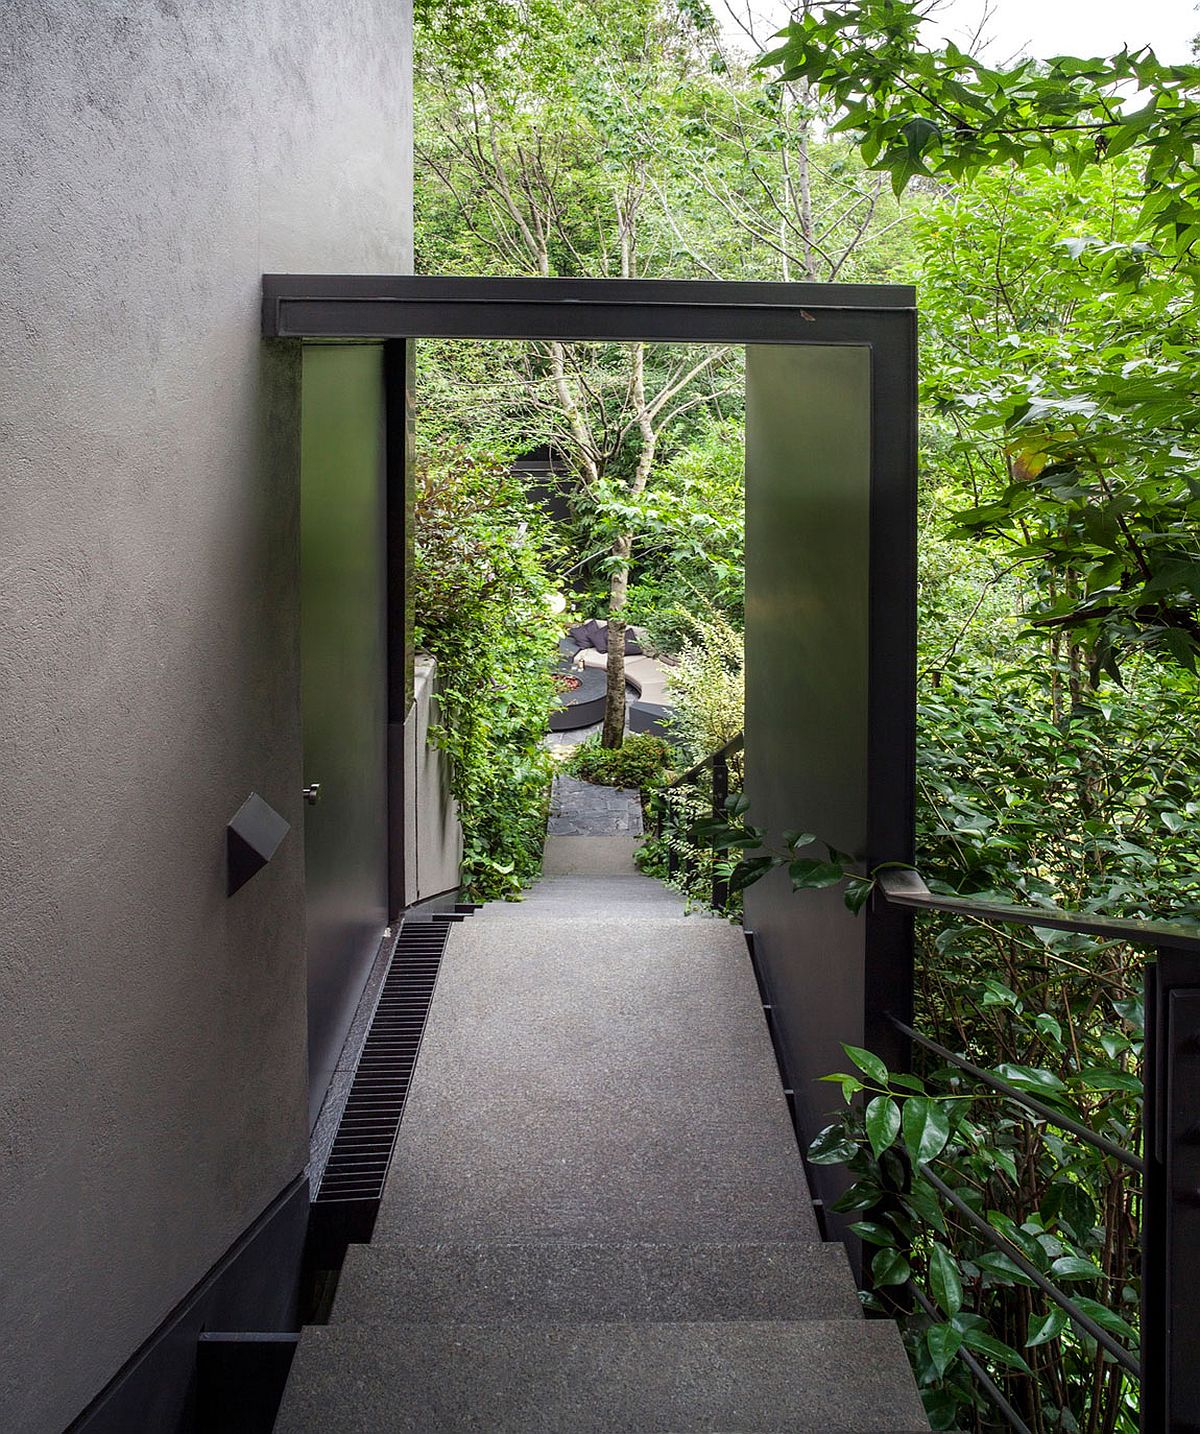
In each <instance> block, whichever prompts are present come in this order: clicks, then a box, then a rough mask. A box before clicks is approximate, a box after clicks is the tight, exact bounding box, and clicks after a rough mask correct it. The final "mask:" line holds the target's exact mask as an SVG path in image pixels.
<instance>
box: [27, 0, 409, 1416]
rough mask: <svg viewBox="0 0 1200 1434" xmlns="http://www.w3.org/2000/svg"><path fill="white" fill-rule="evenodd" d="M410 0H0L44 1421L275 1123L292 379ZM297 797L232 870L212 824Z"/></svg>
mask: <svg viewBox="0 0 1200 1434" xmlns="http://www.w3.org/2000/svg"><path fill="white" fill-rule="evenodd" d="M409 44H410V28H409V18H408V6H407V4H405V3H403V0H399V3H397V0H340V3H338V4H336V5H334V4H329V3H328V0H256V3H255V4H253V5H249V4H245V3H241V0H211V3H206V4H203V5H201V4H194V3H190V0H189V3H184V0H159V3H157V4H154V3H150V0H127V3H123V4H117V3H115V0H111V3H110V0H96V3H87V4H80V3H78V0H59V3H51V0H7V3H6V4H5V5H4V6H3V7H2V8H0V240H2V243H3V262H2V263H0V309H2V311H3V313H4V317H5V322H4V328H3V335H2V336H0V511H2V513H3V518H2V520H0V531H2V533H3V540H2V542H0V730H2V731H3V733H4V740H3V743H2V744H0V793H2V802H3V813H4V820H3V822H0V1056H2V1065H0V1132H2V1134H0V1271H3V1275H2V1277H0V1348H2V1349H3V1351H4V1358H3V1360H2V1361H0V1428H4V1429H14V1430H15V1429H20V1430H22V1431H29V1434H37V1431H42V1430H45V1431H55V1430H59V1429H61V1428H62V1427H63V1425H64V1424H65V1423H67V1422H68V1421H69V1420H70V1418H71V1417H72V1416H73V1415H74V1414H76V1413H77V1412H78V1411H79V1409H80V1408H81V1407H82V1406H83V1405H84V1404H85V1403H86V1402H87V1401H88V1400H89V1399H90V1398H91V1397H92V1396H93V1395H94V1394H95V1393H96V1392H97V1390H98V1389H99V1388H101V1386H103V1385H104V1383H105V1382H106V1380H107V1379H108V1378H109V1377H110V1376H111V1375H112V1374H113V1373H114V1371H115V1370H116V1369H117V1368H118V1367H119V1366H120V1365H121V1363H122V1362H123V1361H124V1360H125V1359H126V1358H127V1357H128V1356H129V1355H130V1353H131V1352H132V1351H133V1350H134V1349H135V1348H136V1347H137V1346H138V1345H139V1344H140V1343H141V1342H142V1341H143V1340H144V1339H146V1337H147V1336H148V1335H149V1334H150V1333H151V1332H152V1331H153V1329H154V1328H155V1326H156V1325H157V1324H158V1322H159V1321H160V1320H161V1319H162V1318H163V1317H164V1316H165V1315H166V1314H167V1312H168V1311H169V1310H170V1309H171V1308H172V1307H173V1306H174V1305H175V1303H176V1302H177V1301H178V1300H179V1299H180V1298H181V1297H182V1296H183V1295H185V1294H186V1292H187V1291H188V1290H189V1289H190V1288H191V1287H192V1286H193V1285H194V1284H195V1282H196V1281H197V1280H198V1279H199V1278H200V1277H201V1276H202V1275H203V1274H204V1272H205V1271H206V1270H207V1269H208V1268H209V1267H210V1266H211V1265H212V1264H213V1262H214V1261H215V1260H216V1259H217V1258H218V1257H219V1256H220V1255H221V1253H222V1251H224V1250H225V1249H226V1248H227V1247H228V1246H229V1245H230V1243H231V1242H232V1241H233V1240H234V1239H235V1238H236V1236H237V1235H238V1233H239V1231H241V1230H243V1229H244V1228H245V1227H246V1226H247V1225H248V1224H249V1223H250V1222H251V1221H252V1220H253V1219H254V1218H255V1217H256V1216H257V1215H258V1214H259V1213H260V1212H261V1211H262V1210H263V1209H264V1208H265V1207H266V1206H267V1205H268V1204H269V1202H270V1201H271V1200H272V1198H273V1197H274V1196H275V1195H276V1194H278V1192H279V1191H280V1190H281V1189H282V1188H283V1187H284V1186H285V1185H286V1183H287V1182H288V1181H289V1180H290V1179H292V1178H293V1177H295V1176H296V1175H297V1174H298V1173H299V1172H300V1171H301V1170H302V1169H303V1166H304V1162H305V1156H306V1140H307V1134H308V1131H307V1121H306V1118H305V1116H306V1089H305V1087H306V1057H305V1024H306V1023H305V994H304V992H305V964H304V925H303V888H302V880H303V864H302V855H303V823H304V811H303V806H302V803H301V800H300V788H301V780H302V772H301V742H300V707H299V585H298V566H299V544H298V517H299V514H298V500H299V485H298V477H299V401H300V390H299V376H300V362H299V360H300V356H299V352H298V350H297V349H295V348H294V347H292V346H286V345H278V346H273V347H272V346H265V345H264V344H263V343H262V341H261V340H260V338H259V276H260V274H261V273H262V272H263V271H264V270H268V271H287V270H292V271H308V272H312V271H344V272H354V271H357V272H383V271H389V272H395V271H403V270H405V269H406V268H407V267H408V265H409V262H410V255H411V228H410V217H409V216H410V192H411V161H410V142H411V130H410V118H409V116H410V112H411V104H410V90H409V80H408V76H409ZM252 788H253V789H255V790H257V791H259V792H260V793H261V794H262V795H263V796H264V797H265V798H266V799H267V800H268V801H269V802H271V803H272V804H273V805H274V806H275V807H277V808H278V810H279V811H280V812H282V813H283V815H284V816H285V817H286V818H287V819H288V820H289V821H290V822H291V823H292V831H291V833H290V835H289V836H288V837H287V839H286V840H285V842H284V844H283V846H282V847H281V849H280V851H279V854H278V856H277V857H276V859H275V860H274V861H273V862H272V863H271V864H270V865H269V866H268V867H267V868H266V869H265V870H264V871H263V872H262V873H260V874H259V875H258V876H257V877H255V878H254V880H253V881H252V882H251V883H250V884H249V885H247V886H246V887H245V888H243V890H242V891H240V892H239V893H237V895H235V896H234V897H233V898H230V899H227V898H226V895H225V877H224V825H225V822H226V820H227V819H228V818H229V816H231V815H232V813H233V812H234V811H235V810H236V808H237V807H238V805H239V804H240V803H241V801H242V800H243V799H244V797H245V796H246V794H247V793H248V792H249V791H250V790H251V789H252Z"/></svg>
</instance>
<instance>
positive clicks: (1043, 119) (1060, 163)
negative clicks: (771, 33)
mask: <svg viewBox="0 0 1200 1434" xmlns="http://www.w3.org/2000/svg"><path fill="white" fill-rule="evenodd" d="M926 8H927V7H926V6H924V5H923V4H921V3H919V0H856V3H846V4H839V5H836V6H835V5H823V6H816V5H814V6H812V7H805V10H804V12H803V14H801V15H799V16H797V17H796V18H795V19H794V20H793V21H792V22H791V23H790V24H789V25H788V26H787V27H786V28H785V29H784V30H783V31H782V32H781V38H782V39H783V41H784V43H783V45H781V46H780V47H779V48H778V49H776V50H774V51H772V52H771V53H770V54H769V55H767V56H765V57H764V60H763V64H764V65H766V66H778V68H779V70H780V73H781V75H782V78H783V79H784V80H787V81H804V82H805V83H806V84H808V85H810V86H812V87H813V88H814V89H815V90H816V91H817V92H818V93H819V94H820V95H821V96H822V97H824V98H825V99H826V100H827V101H828V102H830V103H831V104H833V105H834V106H836V108H837V110H838V111H839V112H840V115H841V118H840V120H839V122H838V124H837V126H836V127H835V128H836V129H837V130H838V131H841V132H847V131H851V132H853V133H854V134H855V135H856V136H857V137H858V143H859V148H860V150H861V152H862V155H863V158H864V159H865V160H866V162H867V163H868V164H869V165H871V166H872V167H875V168H878V169H881V170H884V171H887V172H889V173H890V174H891V176H892V180H893V184H894V187H895V189H896V191H897V192H901V191H902V190H903V189H904V188H905V186H906V185H907V184H908V182H909V180H911V179H912V178H913V177H914V176H916V175H925V176H934V175H937V176H944V177H946V178H949V179H953V180H962V179H965V178H968V177H970V176H972V175H974V174H977V173H978V172H979V171H980V170H984V169H995V168H998V167H1000V166H1007V165H1010V164H1015V165H1017V166H1019V167H1021V168H1022V169H1026V170H1028V169H1033V168H1037V167H1041V168H1064V169H1066V170H1067V171H1068V172H1069V173H1071V174H1073V175H1076V176H1078V175H1081V174H1083V173H1084V172H1085V171H1086V170H1087V169H1088V168H1090V167H1092V166H1095V165H1100V164H1103V163H1105V162H1106V161H1108V160H1112V159H1115V158H1116V157H1117V156H1118V155H1121V154H1125V153H1129V154H1131V155H1134V156H1136V158H1137V160H1138V162H1139V164H1140V167H1141V188H1142V191H1143V196H1144V197H1143V202H1142V206H1141V210H1140V214H1139V218H1140V221H1141V223H1142V225H1143V227H1144V228H1146V230H1147V231H1148V232H1150V233H1153V234H1154V235H1155V236H1156V237H1157V238H1158V239H1159V240H1160V241H1161V242H1164V243H1166V244H1169V245H1170V246H1171V247H1172V248H1173V249H1174V251H1175V253H1176V255H1177V256H1185V255H1187V254H1188V252H1189V251H1190V249H1191V247H1192V245H1193V244H1194V243H1195V240H1196V238H1197V237H1198V236H1200V224H1198V222H1197V217H1196V216H1197V201H1198V200H1200V169H1198V168H1197V161H1196V153H1195V149H1194V144H1195V139H1196V135H1197V132H1198V130H1200V103H1198V101H1197V93H1198V91H1200V67H1198V66H1196V65H1163V64H1161V63H1160V62H1159V61H1158V60H1157V59H1156V58H1155V56H1154V53H1153V51H1151V50H1149V49H1142V50H1139V51H1137V52H1135V53H1130V52H1129V50H1128V49H1126V50H1122V51H1121V53H1120V54H1119V55H1113V56H1111V57H1108V58H1087V59H1080V58H1078V57H1075V56H1070V55H1063V56H1059V57H1057V58H1055V59H1052V60H1050V61H1048V62H1046V63H1039V62H1037V61H1034V60H1023V61H1021V62H1020V63H1018V64H1015V65H1011V66H1007V67H1002V68H996V67H992V66H989V65H986V64H984V63H983V62H982V61H981V60H979V59H977V58H976V57H974V56H972V55H968V54H964V53H963V52H962V51H961V50H960V49H959V48H958V47H957V46H956V45H954V44H952V43H947V45H946V47H945V48H944V49H941V50H936V49H929V48H927V47H926V46H925V45H924V43H923V41H922V36H921V29H922V25H923V24H924V19H925V16H924V11H925V10H926ZM1131 93H1132V94H1134V95H1136V99H1135V100H1134V101H1133V103H1134V104H1137V105H1139V106H1140V108H1137V109H1133V108H1131V107H1130V103H1129V102H1128V96H1129V95H1130V94H1131Z"/></svg>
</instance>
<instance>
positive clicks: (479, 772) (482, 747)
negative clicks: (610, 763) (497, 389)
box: [413, 452, 558, 900]
mask: <svg viewBox="0 0 1200 1434" xmlns="http://www.w3.org/2000/svg"><path fill="white" fill-rule="evenodd" d="M548 546H549V536H548V533H547V522H546V519H545V516H544V514H543V513H542V512H541V511H540V510H539V509H538V508H536V507H535V506H534V505H532V504H530V503H529V501H528V500H527V498H526V497H525V493H524V490H523V489H522V487H521V484H520V483H519V482H518V481H517V480H516V479H514V478H513V476H512V474H511V472H510V471H509V468H508V466H507V465H506V464H504V463H500V462H494V461H489V460H487V459H479V458H475V457H469V456H467V455H465V454H463V453H461V452H459V453H450V454H448V455H443V456H439V457H438V458H437V459H436V461H430V462H427V463H425V464H424V465H423V466H421V467H420V468H419V470H418V473H417V483H416V503H415V543H414V547H415V562H414V576H413V599H414V609H415V611H414V616H415V635H416V642H417V645H418V646H419V647H421V648H424V649H425V650H426V651H428V652H430V653H432V655H433V656H434V657H435V658H437V661H438V676H439V682H440V694H439V704H440V709H441V717H442V721H441V726H440V727H439V728H437V729H436V730H435V731H434V733H433V740H434V741H436V743H437V744H438V746H439V747H441V748H442V750H443V751H445V752H446V753H447V754H448V755H449V757H450V761H451V778H450V785H451V791H452V792H453V794H454V796H455V798H456V799H457V801H458V808H459V817H460V819H461V821H462V825H463V863H462V879H463V886H464V889H465V892H466V894H468V895H470V896H472V897H475V898H476V899H484V900H486V899H489V898H494V897H498V896H513V895H515V894H516V892H518V891H519V890H520V888H521V887H522V886H523V885H524V884H526V883H527V882H528V881H530V880H532V879H533V878H534V877H535V876H536V875H537V874H538V871H539V869H540V866H541V853H542V846H543V840H544V836H545V819H546V807H547V796H548V791H549V781H550V775H551V759H550V756H549V753H548V752H547V751H546V749H545V747H544V745H543V740H542V739H543V738H544V736H545V734H546V732H547V730H548V729H549V714H550V708H551V704H552V701H553V696H554V687H553V682H552V678H551V675H550V668H551V665H552V662H553V659H554V656H555V650H556V649H555V644H556V641H557V638H558V624H557V623H556V622H555V620H554V619H553V617H552V615H551V613H550V609H549V606H548V604H547V601H546V599H547V595H548V593H549V592H550V591H551V590H552V589H553V587H554V586H555V584H554V582H553V580H552V579H551V577H550V575H549V573H548V572H547V569H546V565H545V564H546V559H545V557H544V553H545V551H547V549H548Z"/></svg>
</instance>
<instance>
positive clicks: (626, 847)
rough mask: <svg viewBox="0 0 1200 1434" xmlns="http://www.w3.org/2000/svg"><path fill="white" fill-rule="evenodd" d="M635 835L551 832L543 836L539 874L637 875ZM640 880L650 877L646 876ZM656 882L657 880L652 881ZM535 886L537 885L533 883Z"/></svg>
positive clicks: (638, 842) (639, 844)
mask: <svg viewBox="0 0 1200 1434" xmlns="http://www.w3.org/2000/svg"><path fill="white" fill-rule="evenodd" d="M641 844H642V843H641V838H640V837H635V836H554V835H550V836H548V837H547V838H546V849H545V852H544V853H543V855H542V874H543V876H585V877H587V878H589V879H591V878H593V877H597V876H638V875H639V873H638V869H637V867H636V866H635V865H634V861H633V854H634V852H635V851H637V849H638V847H639V846H641ZM641 880H643V881H650V878H649V877H648V876H646V877H642V878H641ZM652 884H653V885H656V886H657V885H658V883H657V882H654V883H652ZM534 890H535V891H536V890H537V887H534Z"/></svg>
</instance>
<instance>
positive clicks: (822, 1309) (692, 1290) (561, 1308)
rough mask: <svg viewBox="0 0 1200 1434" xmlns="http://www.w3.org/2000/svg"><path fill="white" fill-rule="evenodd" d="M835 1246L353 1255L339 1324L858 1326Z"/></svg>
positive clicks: (432, 1247)
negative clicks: (813, 1322)
mask: <svg viewBox="0 0 1200 1434" xmlns="http://www.w3.org/2000/svg"><path fill="white" fill-rule="evenodd" d="M860 1311H861V1306H860V1304H859V1300H858V1294H857V1292H856V1291H855V1288H854V1280H853V1278H852V1276H851V1273H850V1266H849V1263H848V1262H847V1260H846V1253H845V1249H844V1248H843V1246H841V1245H840V1244H821V1243H819V1242H810V1241H802V1240H789V1241H783V1240H778V1241H769V1242H762V1241H759V1242H751V1241H707V1242H702V1243H695V1244H665V1243H661V1242H622V1243H611V1244H610V1243H605V1244H599V1243H581V1242H576V1241H565V1240H561V1241H560V1240H536V1241H514V1242H511V1243H470V1244H464V1243H461V1242H452V1243H445V1244H425V1245H416V1244H393V1245H389V1244H380V1243H373V1244H371V1245H352V1246H351V1247H350V1250H349V1252H348V1254H347V1257H346V1263H345V1265H344V1266H343V1268H342V1274H341V1280H340V1282H339V1284H338V1291H337V1300H336V1303H335V1305H334V1309H333V1320H334V1322H335V1323H338V1324H345V1323H355V1324H388V1323H394V1322H396V1321H404V1322H407V1323H416V1322H418V1321H424V1320H429V1321H433V1322H440V1321H447V1320H450V1321H455V1320H462V1321H465V1322H469V1323H472V1324H486V1323H490V1322H492V1321H497V1322H503V1323H508V1322H511V1321H513V1320H516V1321H531V1322H532V1321H540V1320H546V1321H551V1322H556V1321H565V1322H572V1321H576V1320H578V1321H586V1322H594V1321H607V1320H638V1319H640V1320H652V1321H656V1322H662V1321H677V1320H683V1321H690V1322H696V1321H700V1322H708V1321H716V1320H779V1319H782V1320H807V1319H855V1318H857V1317H858V1316H859V1315H860Z"/></svg>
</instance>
